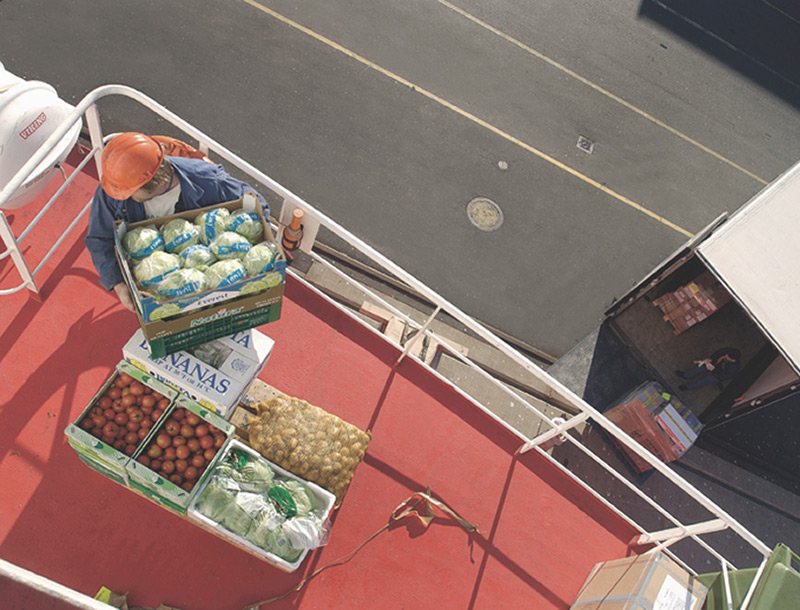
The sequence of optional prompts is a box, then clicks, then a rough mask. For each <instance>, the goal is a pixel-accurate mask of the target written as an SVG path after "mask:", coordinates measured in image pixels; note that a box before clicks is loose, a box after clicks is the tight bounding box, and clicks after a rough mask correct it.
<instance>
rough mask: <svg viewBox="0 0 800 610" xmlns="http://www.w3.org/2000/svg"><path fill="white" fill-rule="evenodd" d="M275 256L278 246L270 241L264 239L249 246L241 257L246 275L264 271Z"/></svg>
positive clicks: (251, 275) (273, 260) (276, 255)
mask: <svg viewBox="0 0 800 610" xmlns="http://www.w3.org/2000/svg"><path fill="white" fill-rule="evenodd" d="M277 257H278V247H277V246H276V245H275V244H274V243H272V242H271V241H265V242H262V243H260V244H256V245H255V246H253V247H252V248H250V250H248V251H247V252H246V253H245V255H244V258H242V264H243V265H244V270H245V271H246V272H247V275H248V276H250V277H253V276H254V275H259V274H260V273H264V272H265V271H266V270H267V269H268V268H269V267H270V265H272V264H273V263H274V262H275V259H276V258H277Z"/></svg>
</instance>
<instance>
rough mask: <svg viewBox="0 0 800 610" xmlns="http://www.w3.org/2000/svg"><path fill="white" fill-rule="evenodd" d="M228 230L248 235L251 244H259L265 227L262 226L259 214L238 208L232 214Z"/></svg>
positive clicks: (244, 235)
mask: <svg viewBox="0 0 800 610" xmlns="http://www.w3.org/2000/svg"><path fill="white" fill-rule="evenodd" d="M228 231H234V232H235V233H238V234H239V235H241V236H243V237H246V238H247V241H249V242H250V243H251V244H257V243H258V242H259V241H261V238H262V237H263V236H264V227H263V226H261V220H260V219H259V218H258V215H257V214H254V213H253V212H245V211H244V210H236V211H235V212H234V213H233V214H231V218H230V221H229V222H228Z"/></svg>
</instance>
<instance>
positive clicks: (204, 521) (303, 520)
mask: <svg viewBox="0 0 800 610" xmlns="http://www.w3.org/2000/svg"><path fill="white" fill-rule="evenodd" d="M335 501H336V497H335V496H334V495H333V494H332V493H330V492H329V491H327V490H325V489H323V488H322V487H320V486H318V485H315V484H314V483H311V482H309V481H305V480H303V479H301V478H299V477H297V476H295V475H293V474H292V473H290V472H288V471H286V470H284V469H283V468H281V467H280V466H277V465H276V464H273V463H272V462H270V461H269V460H267V459H265V458H263V457H262V456H261V455H260V454H259V453H258V452H256V451H255V450H253V449H252V448H251V447H249V446H247V445H245V444H244V443H241V442H239V441H238V440H236V439H233V440H231V442H230V443H229V445H228V446H227V447H226V448H225V450H224V453H223V455H222V456H221V458H220V459H219V461H218V462H217V464H216V465H215V466H214V469H213V470H212V471H211V472H210V473H209V476H208V477H207V478H206V479H205V481H203V483H202V486H201V487H200V488H199V489H198V490H197V492H196V493H195V495H194V497H193V499H192V501H191V503H190V504H189V509H188V511H187V516H188V517H189V519H191V520H192V521H193V522H195V523H196V524H198V525H199V526H200V527H202V528H204V529H207V530H209V531H211V532H213V533H214V534H216V535H218V536H220V537H222V538H224V539H225V540H227V541H228V542H230V543H232V544H234V545H235V546H237V547H239V548H241V549H243V550H245V551H247V552H249V553H251V554H253V555H255V556H256V557H259V558H261V559H263V560H264V561H267V562H269V563H271V564H272V565H274V566H275V567H277V568H279V569H281V570H283V571H285V572H293V571H295V570H296V569H297V568H298V567H300V564H301V563H302V562H303V559H305V556H306V555H307V554H308V552H309V551H310V550H311V549H314V548H317V547H319V546H322V545H324V544H325V543H326V542H327V538H328V530H329V524H328V517H329V515H330V512H331V510H332V509H333V505H334V502H335Z"/></svg>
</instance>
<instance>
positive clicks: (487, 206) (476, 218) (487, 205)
mask: <svg viewBox="0 0 800 610" xmlns="http://www.w3.org/2000/svg"><path fill="white" fill-rule="evenodd" d="M467 216H469V221H470V222H471V223H472V224H474V225H475V226H476V227H478V228H479V229H480V230H481V231H494V230H495V229H498V228H500V225H501V224H503V211H502V210H501V209H500V206H498V205H497V204H496V203H495V202H494V201H492V200H491V199H486V198H485V197H476V198H475V199H473V200H472V201H470V202H469V203H468V204H467Z"/></svg>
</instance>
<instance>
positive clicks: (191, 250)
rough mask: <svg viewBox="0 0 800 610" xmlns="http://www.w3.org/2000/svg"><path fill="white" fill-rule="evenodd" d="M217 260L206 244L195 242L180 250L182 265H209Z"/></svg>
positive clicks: (193, 266)
mask: <svg viewBox="0 0 800 610" xmlns="http://www.w3.org/2000/svg"><path fill="white" fill-rule="evenodd" d="M216 262H217V257H216V256H214V255H213V254H212V253H211V250H209V249H208V246H204V245H203V244H195V245H194V246H189V247H188V248H186V250H183V251H182V252H181V264H182V265H183V266H184V267H192V268H195V267H206V268H207V267H210V266H211V265H213V264H214V263H216Z"/></svg>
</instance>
